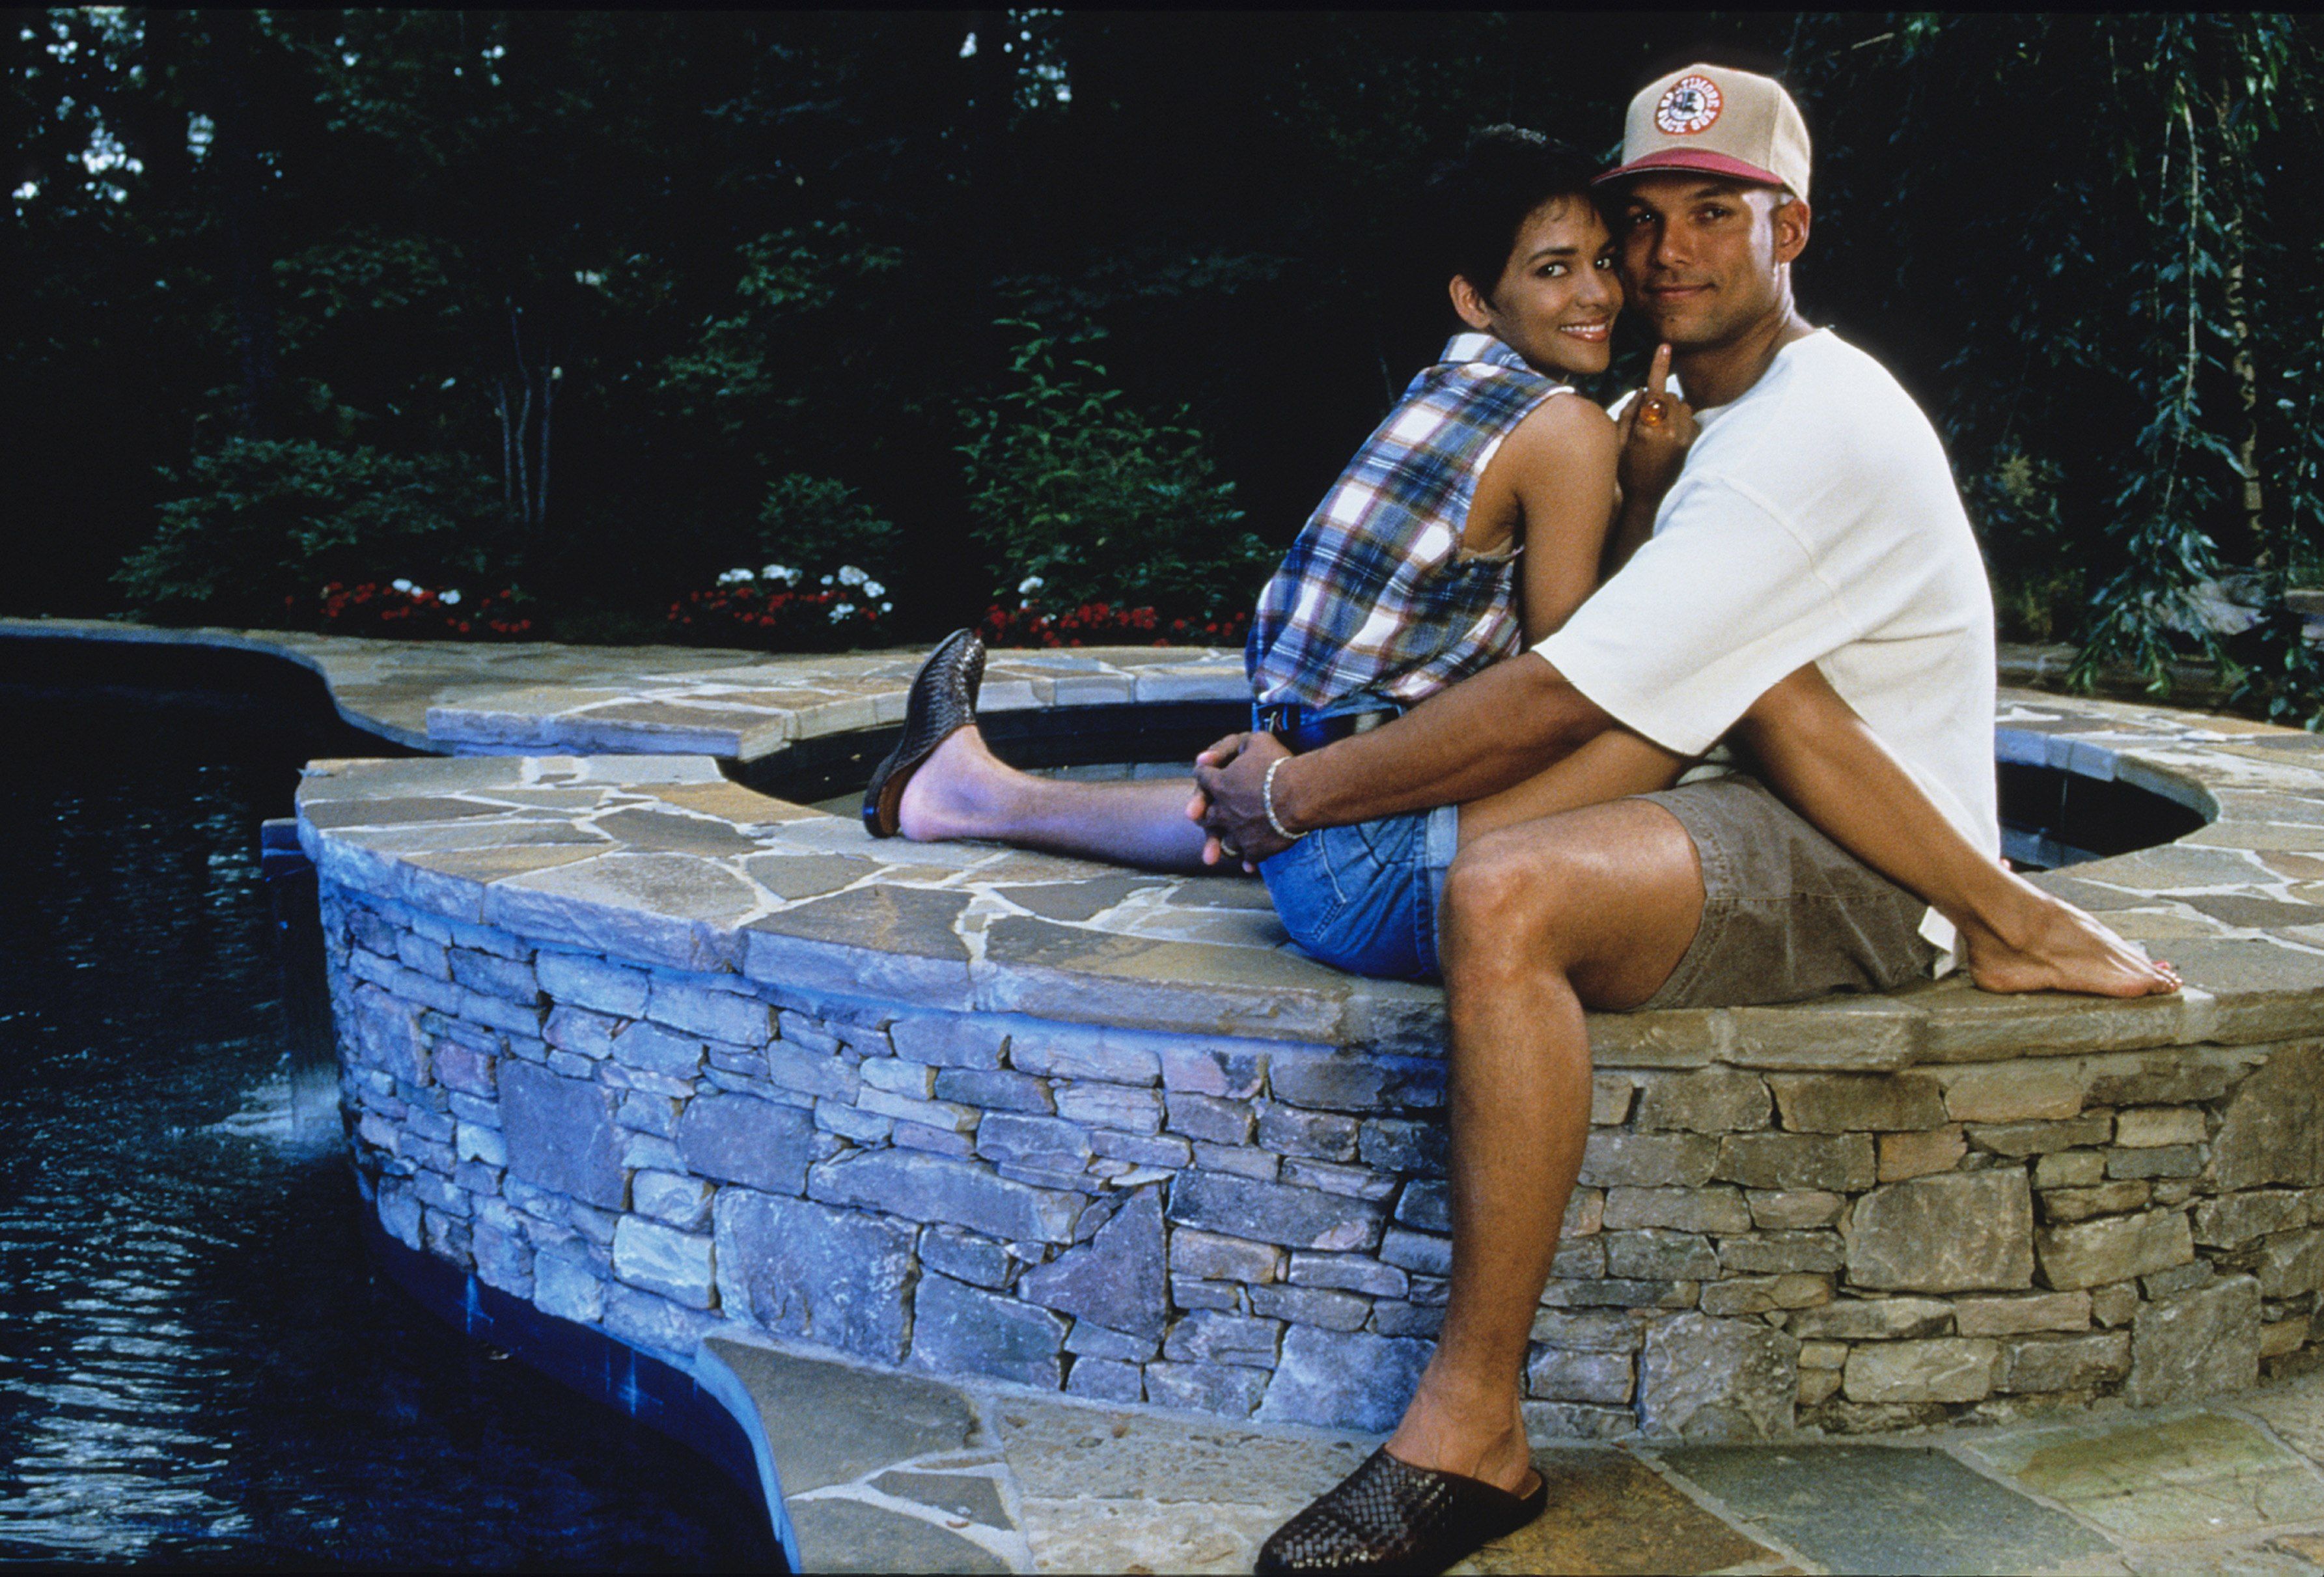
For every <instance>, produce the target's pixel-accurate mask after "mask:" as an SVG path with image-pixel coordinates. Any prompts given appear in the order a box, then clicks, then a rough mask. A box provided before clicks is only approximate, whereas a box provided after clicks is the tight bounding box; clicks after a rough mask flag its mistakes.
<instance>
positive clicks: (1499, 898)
mask: <svg viewBox="0 0 2324 1577" xmlns="http://www.w3.org/2000/svg"><path fill="white" fill-rule="evenodd" d="M1521 830H1522V831H1524V832H1526V833H1530V834H1531V835H1529V836H1521V835H1518V834H1519V833H1520V831H1521ZM1577 873H1578V862H1576V861H1575V860H1573V859H1572V857H1571V856H1570V855H1569V853H1568V852H1567V851H1566V850H1565V848H1564V847H1563V845H1562V844H1558V843H1557V842H1555V841H1554V840H1548V839H1545V838H1543V837H1542V836H1541V835H1540V833H1539V830H1538V829H1537V828H1526V829H1518V828H1514V827H1513V828H1510V829H1508V831H1506V832H1499V833H1489V834H1487V835H1485V836H1483V837H1481V838H1479V839H1477V840H1476V841H1475V842H1474V843H1471V844H1468V845H1466V846H1465V847H1463V848H1462V850H1461V852H1460V853H1459V855H1458V856H1456V857H1455V858H1454V860H1453V862H1452V869H1451V870H1450V871H1446V872H1445V876H1444V913H1443V925H1442V927H1441V929H1442V931H1443V936H1444V939H1445V942H1446V943H1447V946H1446V948H1445V951H1446V952H1447V954H1448V957H1447V960H1446V966H1447V968H1448V970H1451V969H1454V968H1471V969H1473V968H1475V967H1477V966H1479V965H1480V964H1494V963H1500V964H1515V963H1517V962H1519V961H1525V962H1528V963H1531V964H1541V963H1543V962H1554V960H1555V949H1554V943H1555V940H1556V936H1557V933H1558V931H1559V928H1560V924H1561V921H1562V919H1563V914H1564V910H1565V908H1566V905H1567V903H1568V902H1569V901H1570V899H1571V895H1572V890H1573V884H1574V882H1573V879H1574V877H1575V876H1576V875H1577Z"/></svg>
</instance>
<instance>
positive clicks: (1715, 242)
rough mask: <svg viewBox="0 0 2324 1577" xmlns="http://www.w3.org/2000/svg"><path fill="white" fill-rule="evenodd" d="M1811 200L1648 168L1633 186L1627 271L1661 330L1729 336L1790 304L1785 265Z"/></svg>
mask: <svg viewBox="0 0 2324 1577" xmlns="http://www.w3.org/2000/svg"><path fill="white" fill-rule="evenodd" d="M1807 212H1808V210H1807V205H1806V204H1805V203H1803V202H1798V201H1793V202H1789V203H1786V202H1784V199H1783V194H1782V193H1781V192H1779V191H1777V190H1775V189H1774V188H1772V187H1764V186H1747V185H1744V184H1742V183H1741V182H1739V181H1732V180H1720V179H1717V178H1715V177H1709V176H1701V175H1694V174H1689V173H1686V172H1684V171H1678V172H1674V173H1672V174H1668V175H1643V176H1639V177H1638V178H1637V179H1636V180H1632V181H1631V182H1630V185H1629V189H1628V191H1627V192H1626V193H1624V206H1623V208H1622V216H1621V219H1620V228H1621V234H1620V235H1618V236H1617V237H1616V244H1617V245H1618V248H1619V250H1620V253H1621V259H1622V279H1623V282H1624V284H1625V285H1627V286H1628V291H1629V299H1630V301H1631V303H1632V304H1633V305H1635V306H1636V307H1637V308H1638V309H1639V310H1640V311H1642V312H1644V313H1645V314H1646V326H1647V327H1649V328H1650V329H1651V330H1653V332H1654V334H1655V337H1656V338H1658V339H1663V340H1666V341H1668V342H1669V343H1670V344H1671V345H1672V346H1675V347H1677V348H1679V349H1687V348H1690V347H1694V346H1717V345H1721V344H1725V343H1726V342H1728V341H1729V340H1731V339H1733V338H1734V337H1736V336H1738V335H1739V334H1741V333H1742V332H1743V331H1744V330H1746V329H1748V328H1749V327H1751V326H1753V325H1754V324H1757V323H1761V322H1764V321H1766V318H1768V317H1769V316H1770V315H1771V314H1773V313H1775V312H1776V311H1778V310H1780V309H1781V307H1782V303H1783V299H1784V298H1783V280H1782V271H1781V267H1780V265H1781V264H1784V263H1789V262H1791V260H1792V259H1793V258H1794V257H1796V256H1798V255H1799V254H1800V251H1801V249H1802V248H1803V247H1804V246H1805V245H1806V244H1807Z"/></svg>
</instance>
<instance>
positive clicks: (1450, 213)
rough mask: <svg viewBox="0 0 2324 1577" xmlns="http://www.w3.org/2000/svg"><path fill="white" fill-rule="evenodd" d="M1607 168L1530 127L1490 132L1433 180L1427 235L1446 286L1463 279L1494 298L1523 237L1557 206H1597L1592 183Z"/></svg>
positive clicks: (1426, 203)
mask: <svg viewBox="0 0 2324 1577" xmlns="http://www.w3.org/2000/svg"><path fill="white" fill-rule="evenodd" d="M1599 163H1600V161H1597V160H1593V159H1590V158H1587V157H1585V156H1584V155H1583V154H1582V152H1581V151H1580V150H1578V149H1576V148H1574V147H1572V146H1571V145H1569V144H1567V143H1561V142H1558V141H1556V140H1555V139H1554V138H1550V137H1545V136H1544V135H1542V134H1540V133H1539V132H1530V131H1527V130H1526V129H1525V128H1524V127H1523V126H1510V125H1499V126H1487V127H1485V128H1483V129H1482V130H1481V131H1479V132H1476V133H1474V134H1471V137H1470V138H1469V146H1468V147H1467V149H1466V150H1465V151H1463V152H1462V154H1461V156H1460V157H1459V158H1457V159H1452V160H1448V161H1445V162H1444V163H1443V164H1440V165H1438V166H1437V167H1436V169H1435V170H1434V171H1432V172H1431V173H1430V175H1429V177H1428V184H1427V186H1426V188H1425V196H1424V200H1423V202H1422V205H1421V208H1422V213H1423V216H1424V227H1423V230H1422V234H1423V235H1425V236H1427V237H1428V238H1429V240H1430V242H1431V244H1432V245H1431V250H1433V251H1434V253H1435V254H1436V255H1437V256H1438V257H1439V258H1440V259H1441V260H1442V262H1443V267H1442V268H1440V269H1439V270H1438V271H1437V277H1438V278H1440V279H1442V278H1444V277H1447V276H1449V275H1452V274H1458V275H1459V276H1460V277H1461V278H1462V279H1464V280H1467V281H1469V282H1470V284H1471V285H1473V286H1475V287H1476V290H1477V293H1478V294H1480V295H1482V296H1490V295H1491V294H1492V292H1493V287H1494V286H1495V285H1497V284H1499V283H1500V280H1501V271H1502V270H1503V269H1505V268H1507V267H1508V261H1509V254H1510V253H1511V252H1512V251H1514V250H1515V249H1516V247H1517V232H1518V231H1519V230H1520V229H1522V228H1523V227H1524V226H1525V222H1526V218H1527V217H1530V216H1531V215H1532V213H1533V212H1534V210H1535V209H1536V208H1540V207H1541V206H1542V204H1544V203H1545V202H1548V201H1549V200H1551V199H1552V198H1561V197H1574V198H1581V199H1582V201H1584V202H1595V201H1596V194H1595V193H1593V192H1592V191H1591V186H1590V182H1591V177H1593V176H1594V175H1596V174H1597V173H1598V169H1599Z"/></svg>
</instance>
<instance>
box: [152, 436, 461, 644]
mask: <svg viewBox="0 0 2324 1577" xmlns="http://www.w3.org/2000/svg"><path fill="white" fill-rule="evenodd" d="M171 481H172V482H173V483H175V484H177V486H179V487H180V488H183V489H184V492H182V493H180V496H178V497H176V498H172V499H171V500H169V501H167V502H166V503H162V504H161V508H160V511H159V513H160V515H161V527H160V529H159V530H157V531H156V532H155V533H154V536H153V539H152V540H151V541H150V542H148V543H146V544H145V545H144V546H143V547H142V548H140V549H137V550H136V551H135V552H134V553H132V554H131V555H130V556H129V558H128V560H127V562H126V563H124V565H123V566H122V568H121V571H120V574H119V576H117V577H116V578H117V579H118V580H119V582H120V585H121V587H122V591H123V593H124V596H125V598H126V600H127V601H128V603H129V605H130V606H131V607H132V608H134V609H135V610H136V611H137V612H138V613H141V614H143V615H145V616H146V617H149V618H155V619H162V620H171V621H186V622H195V621H198V622H210V623H251V624H262V625H264V624H281V623H285V622H289V623H293V624H303V623H306V622H309V621H310V620H311V618H312V617H313V609H314V606H315V604H316V603H317V601H318V598H319V596H320V595H321V593H322V590H323V587H324V586H326V585H327V584H328V583H330V582H332V581H339V582H345V583H351V584H352V583H358V582H366V581H380V582H383V581H389V580H393V579H398V578H402V579H409V580H414V581H418V582H420V584H422V585H424V586H431V587H440V586H467V587H468V588H469V589H470V595H475V592H476V591H479V590H481V589H483V588H482V587H481V586H478V585H477V582H476V577H477V576H480V575H482V574H483V572H484V569H485V568H486V567H487V565H488V564H489V562H490V559H491V555H490V553H489V551H488V548H487V544H489V542H490V541H491V539H492V537H493V532H492V530H491V521H492V517H493V513H494V512H495V509H494V504H493V501H492V496H491V491H490V490H491V485H492V483H491V479H490V478H489V477H485V476H482V475H477V474H476V473H475V470H474V468H473V466H472V464H471V463H469V462H467V461H466V460H464V459H459V458H446V457H426V458H419V459H414V458H410V457H403V456H399V455H388V454H383V453H381V452H380V451H378V450H376V449H371V448H365V447H350V448H333V447H327V446H325V445H322V444H318V443H315V442H312V441H310V440H308V439H304V438H292V439H247V438H235V439H232V440H229V441H228V442H227V443H226V445H225V446H224V447H221V448H219V449H218V450H217V452H216V453H215V454H208V455H200V456H197V457H195V459H194V460H193V462H192V463H191V464H190V465H189V466H187V468H186V473H185V475H183V476H182V477H172V478H171Z"/></svg>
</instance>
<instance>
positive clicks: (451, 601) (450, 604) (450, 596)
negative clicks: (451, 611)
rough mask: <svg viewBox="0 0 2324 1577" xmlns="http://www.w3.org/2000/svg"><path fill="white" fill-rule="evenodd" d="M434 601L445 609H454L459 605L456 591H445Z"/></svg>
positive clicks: (458, 595) (458, 596)
mask: <svg viewBox="0 0 2324 1577" xmlns="http://www.w3.org/2000/svg"><path fill="white" fill-rule="evenodd" d="M436 600H437V601H438V602H439V603H442V604H444V605H445V606H446V607H447V608H457V607H458V606H459V605H460V594H459V593H458V592H457V591H447V592H446V593H445V594H444V595H442V596H440V597H438V598H437V599H436Z"/></svg>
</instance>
